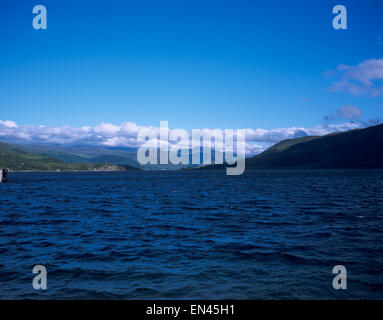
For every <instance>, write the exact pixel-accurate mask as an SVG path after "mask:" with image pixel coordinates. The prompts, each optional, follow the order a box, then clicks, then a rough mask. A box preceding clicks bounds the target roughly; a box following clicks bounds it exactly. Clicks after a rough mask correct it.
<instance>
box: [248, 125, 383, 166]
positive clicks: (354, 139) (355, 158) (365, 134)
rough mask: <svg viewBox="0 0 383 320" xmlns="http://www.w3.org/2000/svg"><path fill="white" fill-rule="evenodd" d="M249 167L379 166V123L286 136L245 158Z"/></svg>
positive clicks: (382, 145) (382, 147)
mask: <svg viewBox="0 0 383 320" xmlns="http://www.w3.org/2000/svg"><path fill="white" fill-rule="evenodd" d="M246 167H251V168H323V169H346V168H350V169H351V168H355V169H356V168H383V125H377V126H373V127H369V128H366V129H357V130H350V131H347V132H342V133H334V134H328V135H324V136H319V137H304V138H298V139H289V140H285V141H282V142H280V143H277V144H276V145H274V146H273V147H271V148H269V149H268V150H266V151H265V152H263V153H261V154H259V155H257V156H255V157H253V158H250V159H247V160H246Z"/></svg>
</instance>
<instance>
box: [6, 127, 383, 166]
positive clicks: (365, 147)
mask: <svg viewBox="0 0 383 320" xmlns="http://www.w3.org/2000/svg"><path fill="white" fill-rule="evenodd" d="M213 155H214V153H213ZM2 167H7V168H9V169H11V170H13V171H24V170H32V171H46V170H49V171H57V170H60V171H76V170H87V171H88V170H100V171H101V170H106V171H110V170H124V171H125V170H134V169H136V170H139V169H145V170H159V169H162V170H176V169H183V168H187V166H186V165H177V166H174V165H172V164H169V165H148V166H144V167H142V166H141V165H140V164H139V163H138V162H137V155H136V150H134V149H125V148H105V147H92V146H77V147H76V146H72V147H64V146H51V145H11V144H6V143H1V142H0V168H2ZM223 167H225V165H210V166H205V167H199V168H193V169H219V168H223ZM246 168H247V169H358V168H360V169H362V168H383V124H380V125H376V126H371V127H368V128H365V129H355V130H350V131H346V132H340V133H332V134H328V135H324V136H306V137H302V138H297V139H287V140H283V141H281V142H279V143H277V144H275V145H274V146H272V147H270V148H269V149H267V150H266V151H264V152H262V153H260V154H259V155H256V156H254V157H251V158H248V159H246Z"/></svg>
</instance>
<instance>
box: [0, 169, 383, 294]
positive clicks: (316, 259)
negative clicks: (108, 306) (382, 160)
mask: <svg viewBox="0 0 383 320" xmlns="http://www.w3.org/2000/svg"><path fill="white" fill-rule="evenodd" d="M382 188H383V171H260V172H251V171H247V172H246V173H245V174H244V175H243V176H237V177H233V176H232V177H228V176H225V174H224V172H197V171H190V172H187V171H183V172H145V173H144V172H143V173H140V172H138V173H106V174H104V173H11V174H10V182H9V183H7V184H0V194H1V209H0V210H1V215H0V298H3V299H4V298H10V299H25V298H28V299H29V298H32V299H45V298H54V299H56V298H57V299H58V298H60V299H80V298H81V299H87V298H103V299H109V298H111V299H112V298H120V299H121V298H122V299H149V298H162V299H177V298H180V299H181V298H182V299H196V298H201V299H205V298H206V299H209V298H210V299H211V298H216V299H221V298H234V299H265V298H267V299H276V298H288V299H290V298H291V299H295V298H305V299H328V298H329V299H349V298H361V299H382V298H383V276H382V275H383V236H382V235H383V234H382V230H383V189H382ZM37 264H43V265H45V266H46V268H47V271H48V289H47V290H46V291H44V292H43V291H36V290H34V289H33V288H32V279H33V276H34V275H33V274H32V268H33V266H35V265H37ZM338 264H342V265H344V266H345V267H346V268H347V271H348V283H347V285H348V289H347V290H341V291H336V290H334V289H333V287H332V279H333V277H334V275H333V274H332V268H333V266H335V265H338Z"/></svg>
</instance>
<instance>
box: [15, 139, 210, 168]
mask: <svg viewBox="0 0 383 320" xmlns="http://www.w3.org/2000/svg"><path fill="white" fill-rule="evenodd" d="M14 146H15V147H17V148H22V150H24V151H27V152H31V153H35V154H39V155H42V156H47V157H51V158H55V159H58V160H60V161H62V162H71V163H72V162H75V163H97V164H102V163H110V164H115V165H129V166H132V167H136V168H140V169H143V170H178V169H182V168H186V167H195V166H198V165H193V164H191V163H192V154H193V153H194V154H196V153H198V155H199V156H200V157H201V161H202V151H201V150H192V149H190V150H189V164H178V165H173V164H172V163H169V164H147V165H144V166H142V165H141V164H139V163H138V161H137V150H135V149H132V148H122V147H120V148H108V147H97V146H61V145H44V144H28V145H14ZM157 152H159V150H157ZM214 157H215V153H214V152H213V153H212V158H213V162H214Z"/></svg>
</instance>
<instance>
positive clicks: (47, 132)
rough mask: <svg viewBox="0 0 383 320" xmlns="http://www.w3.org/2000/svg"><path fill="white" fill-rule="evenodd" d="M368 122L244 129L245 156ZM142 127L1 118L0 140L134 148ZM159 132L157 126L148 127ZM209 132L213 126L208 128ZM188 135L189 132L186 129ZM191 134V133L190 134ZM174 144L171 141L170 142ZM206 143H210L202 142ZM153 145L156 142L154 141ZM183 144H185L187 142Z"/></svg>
mask: <svg viewBox="0 0 383 320" xmlns="http://www.w3.org/2000/svg"><path fill="white" fill-rule="evenodd" d="M342 112H343V113H345V114H348V115H349V117H348V118H350V119H351V118H353V117H354V116H355V115H356V114H357V111H355V110H353V109H351V108H344V109H343V111H342ZM366 125H368V124H363V123H361V122H346V123H343V124H323V125H318V126H315V127H311V128H303V127H290V128H276V129H271V130H266V129H259V128H258V129H252V128H247V129H246V153H247V155H252V154H257V153H260V152H262V151H263V150H265V149H266V148H268V147H269V146H271V145H273V144H274V143H277V142H279V141H281V140H285V139H293V138H298V137H303V136H308V135H324V134H327V133H333V132H341V131H346V130H350V129H355V128H360V127H363V126H366ZM143 128H145V127H143V126H138V125H137V124H135V123H132V122H125V123H122V124H121V125H114V124H111V123H101V124H99V125H97V126H94V127H89V126H84V127H81V128H74V127H69V126H63V127H52V126H38V127H35V126H25V125H17V124H16V123H15V122H13V121H9V120H8V121H1V120H0V140H1V141H4V142H15V143H45V144H59V145H90V146H107V147H127V148H137V147H138V146H139V145H140V143H139V142H137V133H138V131H139V130H140V129H143ZM151 128H152V129H154V130H155V132H157V135H158V134H159V128H158V127H151ZM207 130H210V131H212V129H207ZM189 134H190V132H189ZM189 136H191V134H190V135H189ZM172 144H173V142H172ZM204 144H205V145H206V146H208V145H210V142H205V143H204ZM153 145H155V142H154V141H153ZM160 145H162V146H167V142H164V141H161V142H160ZM184 147H188V145H187V144H186V145H185V146H184Z"/></svg>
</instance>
